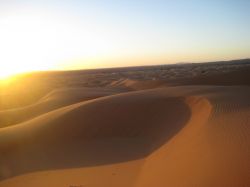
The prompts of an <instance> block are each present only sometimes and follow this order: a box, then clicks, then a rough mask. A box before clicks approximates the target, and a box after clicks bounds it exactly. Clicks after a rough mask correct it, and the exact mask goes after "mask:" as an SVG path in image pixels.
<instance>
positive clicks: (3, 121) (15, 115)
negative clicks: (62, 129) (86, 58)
mask: <svg viewBox="0 0 250 187" xmlns="http://www.w3.org/2000/svg"><path fill="white" fill-rule="evenodd" d="M118 93H121V91H120V90H117V89H114V88H113V89H112V88H110V89H108V88H61V89H56V90H54V91H52V92H50V93H48V94H47V95H46V96H44V97H42V98H41V99H40V100H39V101H38V102H36V103H34V104H32V105H28V106H25V107H21V108H16V109H9V110H2V111H0V128H3V127H8V126H11V125H15V124H18V123H21V122H24V121H27V120H30V119H32V118H35V117H37V116H39V115H42V114H44V113H48V112H50V111H53V110H56V109H58V108H61V107H64V106H68V105H71V104H75V103H78V102H82V101H88V100H92V99H96V98H100V97H104V96H108V95H115V94H118Z"/></svg>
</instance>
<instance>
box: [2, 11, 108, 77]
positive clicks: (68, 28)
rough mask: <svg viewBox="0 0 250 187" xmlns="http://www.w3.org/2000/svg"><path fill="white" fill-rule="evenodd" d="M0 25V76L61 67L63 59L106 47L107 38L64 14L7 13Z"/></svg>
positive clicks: (89, 54)
mask: <svg viewBox="0 0 250 187" xmlns="http://www.w3.org/2000/svg"><path fill="white" fill-rule="evenodd" d="M75 21H76V22H77V20H76V19H75ZM88 27H89V26H88ZM0 28H1V29H0V41H1V42H0V52H1V55H0V67H1V69H0V78H1V79H3V78H5V77H8V76H10V75H14V74H17V73H22V72H29V71H39V70H52V69H63V67H64V64H63V63H64V62H65V61H68V62H69V61H71V60H74V59H80V58H81V59H90V58H92V57H96V56H98V55H100V54H103V53H105V52H107V50H108V49H109V46H108V42H105V41H104V40H102V39H101V38H98V37H100V36H97V35H96V33H95V32H89V31H86V29H84V28H82V27H80V26H79V24H77V23H74V21H73V22H72V21H67V19H66V18H65V17H63V16H58V15H50V14H48V13H46V14H44V13H39V11H38V13H37V12H25V13H24V12H11V13H6V15H4V16H1V17H0ZM109 43H110V42H109ZM103 49H104V50H103Z"/></svg>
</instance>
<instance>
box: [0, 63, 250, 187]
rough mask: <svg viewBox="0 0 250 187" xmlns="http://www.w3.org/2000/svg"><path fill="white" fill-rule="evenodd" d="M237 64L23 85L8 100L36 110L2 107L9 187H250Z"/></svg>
mask: <svg viewBox="0 0 250 187" xmlns="http://www.w3.org/2000/svg"><path fill="white" fill-rule="evenodd" d="M229 64H231V65H226V64H225V62H222V63H215V64H213V63H212V65H211V64H207V65H206V67H198V66H196V65H187V64H183V65H182V64H181V65H180V64H179V65H177V66H178V67H179V68H181V70H180V69H179V70H175V74H176V76H175V77H173V76H174V75H171V76H170V75H169V74H171V72H172V71H173V67H172V66H170V69H168V70H166V72H165V73H166V74H167V72H169V74H167V75H164V70H162V69H160V70H159V69H157V68H156V69H155V68H154V67H151V69H150V68H146V69H145V70H144V71H142V70H141V69H139V70H138V69H136V70H135V72H134V73H133V74H132V75H131V72H129V73H128V72H127V71H125V70H116V71H115V72H114V71H113V70H112V71H111V70H108V71H107V72H106V73H105V72H103V70H102V71H101V72H99V73H97V74H95V72H88V73H86V74H82V73H79V72H77V73H76V72H75V73H76V74H77V76H76V74H74V73H73V74H70V75H67V76H66V75H63V76H62V75H60V76H59V75H58V74H57V73H54V74H53V73H52V74H50V75H47V77H46V76H45V77H46V79H50V80H51V81H49V82H48V84H47V85H46V84H44V82H43V81H44V79H45V77H44V76H42V77H40V76H38V77H39V78H37V77H35V76H33V79H32V78H31V77H30V78H28V79H27V78H22V79H21V78H20V82H22V83H24V82H25V83H26V84H25V85H22V88H20V86H19V87H18V88H17V87H14V85H17V83H12V86H13V87H10V86H9V87H6V88H5V91H4V94H2V96H1V99H2V100H3V98H4V97H6V98H11V97H12V98H14V99H16V100H19V97H17V96H14V95H12V96H11V95H9V94H10V91H11V90H12V91H13V90H20V91H22V93H23V94H24V96H25V98H26V99H27V100H26V101H27V102H26V101H25V102H26V103H21V101H20V102H19V105H18V107H16V108H15V107H14V105H13V104H11V105H7V104H6V103H7V102H6V101H5V103H3V102H2V106H4V107H3V108H2V110H0V187H2V186H3V187H5V186H8V187H34V186H36V187H44V186H63V187H69V186H79V187H85V186H86V187H155V186H157V187H166V186H171V187H194V186H197V187H201V186H202V187H211V186H212V187H224V186H225V187H231V186H232V187H236V186H237V187H247V186H250V173H249V171H250V136H249V135H250V87H249V83H250V82H249V80H250V79H248V78H249V74H248V72H250V70H249V69H248V68H249V64H248V63H245V61H244V63H243V65H242V64H241V65H239V64H238V65H237V64H234V63H231V62H230V63H229ZM215 66H216V67H217V69H218V67H220V68H221V67H222V66H224V67H225V68H224V69H226V68H229V69H230V67H229V66H234V67H235V70H232V69H233V68H232V69H231V70H227V71H226V72H224V71H225V70H223V71H222V70H221V73H214V72H213V71H212V70H211V69H213V68H215ZM238 66H239V67H238ZM211 67H212V68H211ZM160 68H162V67H160ZM174 68H177V67H174ZM185 68H186V69H187V70H189V69H195V68H196V70H194V71H193V72H196V74H195V75H194V76H190V77H189V78H183V77H182V75H181V72H183V71H184V70H183V69H185ZM197 68H198V69H197ZM206 68H207V69H206ZM220 68H219V69H220ZM200 69H202V70H200ZM222 69H223V68H222ZM155 71H158V72H157V73H156V74H157V75H159V76H158V77H157V76H156V74H155V73H154V72H155ZM126 72H127V73H126ZM178 72H179V73H178ZM197 72H200V73H197ZM218 72H220V70H218ZM172 73H173V72H172ZM56 74H57V75H56ZM128 74H129V76H128ZM52 75H53V76H52ZM73 75H74V76H73ZM142 75H143V76H142ZM36 76H37V75H36ZM72 76H73V77H72ZM90 76H93V77H92V78H90ZM76 77H79V79H76ZM163 77H168V78H163ZM62 80H64V82H65V84H62V82H61V81H62ZM31 83H32V84H34V83H36V84H34V85H33V87H32V84H31ZM39 85H40V86H41V87H42V89H41V87H40V88H38V87H39ZM42 85H43V86H42ZM27 86H29V87H30V89H34V90H33V93H37V96H36V97H35V98H31V97H30V95H29V94H28V92H27ZM39 90H40V91H41V90H42V91H41V93H40V92H39ZM42 93H44V95H43V96H42Z"/></svg>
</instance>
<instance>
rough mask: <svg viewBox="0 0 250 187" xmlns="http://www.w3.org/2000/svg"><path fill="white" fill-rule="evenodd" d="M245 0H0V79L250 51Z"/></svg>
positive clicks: (195, 59) (214, 57)
mask: <svg viewBox="0 0 250 187" xmlns="http://www.w3.org/2000/svg"><path fill="white" fill-rule="evenodd" d="M249 33H250V1H249V0H209V1H208V0H188V1H187V0H126V1H122V0H88V1H87V0H43V1H42V0H33V1H31V0H0V67H1V68H0V77H4V76H7V75H11V74H14V73H19V72H27V71H35V70H66V69H71V70H72V69H89V68H105V67H123V66H140V65H155V64H168V63H178V62H205V61H216V60H229V59H239V58H249V57H250V34H249Z"/></svg>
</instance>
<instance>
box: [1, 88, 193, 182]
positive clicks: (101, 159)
mask: <svg viewBox="0 0 250 187" xmlns="http://www.w3.org/2000/svg"><path fill="white" fill-rule="evenodd" d="M176 111H178V112H176ZM189 118H190V110H189V107H188V106H187V105H186V103H185V99H184V98H182V97H169V96H167V95H166V94H164V93H162V92H161V91H159V90H155V91H140V92H133V93H126V94H120V95H117V96H109V97H104V98H99V99H96V100H92V101H88V102H82V103H77V104H74V105H71V106H67V107H64V108H61V109H58V110H55V111H52V112H49V113H46V114H44V115H41V116H39V117H37V118H35V119H33V120H30V121H28V122H24V123H21V124H19V125H16V126H12V127H6V128H3V129H1V130H0V150H1V152H0V156H1V159H0V160H1V167H0V174H1V179H5V178H9V177H13V176H16V175H20V174H23V173H29V172H34V171H39V170H52V169H63V168H78V167H85V166H97V165H105V164H111V163H118V162H125V161H129V160H135V159H139V158H144V157H145V156H146V155H148V154H150V153H151V152H153V151H154V150H155V149H157V148H159V147H160V146H161V145H163V144H164V143H165V142H167V141H168V140H170V139H171V137H173V136H174V135H175V134H176V133H178V132H179V131H180V129H182V128H183V127H184V126H185V124H186V122H187V121H188V120H189Z"/></svg>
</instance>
